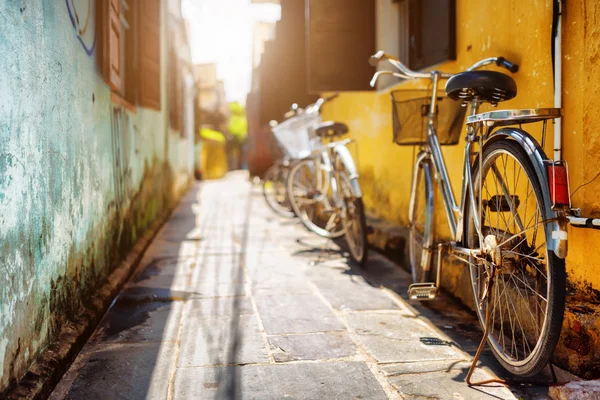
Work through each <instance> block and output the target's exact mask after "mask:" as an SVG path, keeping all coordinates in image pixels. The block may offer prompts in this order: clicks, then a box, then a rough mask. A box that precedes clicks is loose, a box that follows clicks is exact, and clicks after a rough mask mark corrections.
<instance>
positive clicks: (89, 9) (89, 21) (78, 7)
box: [65, 0, 96, 56]
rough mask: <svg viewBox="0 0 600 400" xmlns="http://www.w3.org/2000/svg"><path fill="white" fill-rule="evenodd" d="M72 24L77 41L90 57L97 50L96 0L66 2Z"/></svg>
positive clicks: (67, 0)
mask: <svg viewBox="0 0 600 400" xmlns="http://www.w3.org/2000/svg"><path fill="white" fill-rule="evenodd" d="M65 2H66V4H67V11H68V12H69V18H70V19H71V24H72V25H73V28H75V32H76V33H77V40H79V43H81V46H82V47H83V49H84V50H85V52H86V53H87V55H88V56H91V55H92V54H93V53H94V50H95V49H96V23H95V18H94V4H95V1H94V0H65Z"/></svg>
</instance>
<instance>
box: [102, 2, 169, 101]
mask: <svg viewBox="0 0 600 400" xmlns="http://www.w3.org/2000/svg"><path fill="white" fill-rule="evenodd" d="M96 4H97V10H96V12H97V14H96V15H97V17H98V18H99V20H100V21H101V23H99V24H97V26H98V29H99V32H98V35H99V38H100V45H99V46H98V63H99V65H100V69H101V71H102V75H103V77H104V80H105V82H106V83H107V84H108V86H109V87H110V88H111V90H112V91H113V93H115V94H117V95H118V96H119V97H120V98H122V99H124V100H125V101H126V102H127V103H130V104H132V105H140V106H143V107H148V108H153V109H156V110H160V92H161V91H160V0H143V1H141V0H98V1H97V3H96Z"/></svg>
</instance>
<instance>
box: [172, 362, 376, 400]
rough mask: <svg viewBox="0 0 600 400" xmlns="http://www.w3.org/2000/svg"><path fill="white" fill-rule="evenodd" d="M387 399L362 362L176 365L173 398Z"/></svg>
mask: <svg viewBox="0 0 600 400" xmlns="http://www.w3.org/2000/svg"><path fill="white" fill-rule="evenodd" d="M232 393H235V394H236V395H237V396H236V398H244V399H257V400H270V399H273V400H275V399H277V400H279V399H284V398H286V399H334V400H337V399H339V400H347V399H373V400H379V399H387V396H386V394H385V392H384V391H383V389H382V388H381V386H380V385H379V383H378V382H377V380H376V379H375V377H374V376H373V374H372V373H371V371H370V370H369V368H368V367H367V366H366V364H365V363H362V362H328V363H319V364H316V363H311V364H280V365H252V366H250V365H249V366H242V367H235V368H232V369H217V368H179V369H178V370H177V377H176V379H175V398H194V399H214V398H233V396H232Z"/></svg>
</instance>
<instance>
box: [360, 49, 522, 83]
mask: <svg viewBox="0 0 600 400" xmlns="http://www.w3.org/2000/svg"><path fill="white" fill-rule="evenodd" d="M384 60H387V61H388V62H389V63H390V64H392V65H393V66H394V67H396V69H397V70H398V71H399V72H394V71H377V72H375V75H373V79H371V83H370V85H371V87H375V83H377V79H378V78H379V77H380V76H381V75H392V76H395V77H397V78H402V79H430V78H431V77H432V76H433V74H437V75H438V76H439V77H440V78H441V79H448V78H451V77H452V76H453V75H454V74H447V73H442V72H439V71H431V72H417V71H412V70H410V69H408V68H407V67H406V66H405V65H404V64H402V62H401V61H400V60H398V59H397V58H395V57H393V56H391V55H389V54H387V53H386V52H384V51H382V50H379V51H378V52H377V53H375V54H373V55H372V56H371V57H370V58H369V64H371V65H372V66H377V65H378V64H379V63H380V62H381V61H384ZM494 63H495V64H496V65H498V66H499V67H503V68H506V69H507V70H509V71H510V72H512V73H515V72H517V71H518V70H519V65H517V64H514V63H512V62H510V61H508V60H507V59H506V58H504V57H489V58H484V59H483V60H480V61H478V62H476V63H475V64H473V65H471V66H470V67H469V68H467V71H474V70H476V69H479V68H482V67H485V66H486V65H490V64H494Z"/></svg>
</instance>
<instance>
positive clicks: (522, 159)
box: [465, 139, 566, 377]
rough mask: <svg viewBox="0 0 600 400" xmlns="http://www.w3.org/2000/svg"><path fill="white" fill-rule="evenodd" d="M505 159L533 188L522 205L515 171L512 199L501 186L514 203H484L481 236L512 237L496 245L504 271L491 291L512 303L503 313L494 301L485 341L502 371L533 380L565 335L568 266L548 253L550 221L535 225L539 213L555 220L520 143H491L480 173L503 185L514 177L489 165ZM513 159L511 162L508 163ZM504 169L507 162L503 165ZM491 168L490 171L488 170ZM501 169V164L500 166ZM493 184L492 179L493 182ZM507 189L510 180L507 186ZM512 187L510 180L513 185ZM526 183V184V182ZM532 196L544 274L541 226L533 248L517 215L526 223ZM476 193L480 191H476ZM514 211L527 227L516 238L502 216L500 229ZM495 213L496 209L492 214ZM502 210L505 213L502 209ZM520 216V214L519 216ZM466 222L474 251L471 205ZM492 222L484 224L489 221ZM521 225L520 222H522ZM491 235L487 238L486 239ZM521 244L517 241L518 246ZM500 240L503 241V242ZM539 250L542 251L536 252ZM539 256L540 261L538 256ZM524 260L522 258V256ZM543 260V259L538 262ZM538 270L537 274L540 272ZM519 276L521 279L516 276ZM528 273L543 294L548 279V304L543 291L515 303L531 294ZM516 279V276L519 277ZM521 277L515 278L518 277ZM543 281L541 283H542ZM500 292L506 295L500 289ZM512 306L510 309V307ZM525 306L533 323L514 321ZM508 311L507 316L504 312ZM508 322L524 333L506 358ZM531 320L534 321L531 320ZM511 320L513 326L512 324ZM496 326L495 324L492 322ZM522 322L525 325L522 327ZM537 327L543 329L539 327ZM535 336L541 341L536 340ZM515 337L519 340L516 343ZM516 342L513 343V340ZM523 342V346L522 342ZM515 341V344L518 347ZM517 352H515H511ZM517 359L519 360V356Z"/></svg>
mask: <svg viewBox="0 0 600 400" xmlns="http://www.w3.org/2000/svg"><path fill="white" fill-rule="evenodd" d="M504 155H506V156H507V158H508V157H512V158H513V164H514V168H515V169H516V168H517V164H519V166H520V167H521V168H522V170H523V171H525V175H526V177H527V181H528V182H529V184H530V185H531V191H530V190H529V189H528V187H526V189H525V192H526V194H527V196H526V197H525V203H524V205H523V203H522V200H521V199H520V198H519V194H520V193H522V192H523V190H521V189H520V188H521V186H519V181H520V177H521V174H520V172H519V173H515V171H513V172H512V178H513V181H515V183H514V188H515V191H514V193H515V194H514V195H511V194H510V192H508V195H507V193H506V192H504V188H502V183H500V184H499V186H497V187H499V188H502V189H501V190H502V191H503V196H504V199H505V201H506V203H510V204H506V205H505V204H501V203H502V197H499V196H496V197H494V196H491V197H490V198H489V199H486V201H487V202H488V203H487V205H486V209H489V211H488V212H487V214H484V215H483V218H482V221H483V223H482V233H483V235H484V236H485V237H486V239H487V238H488V237H490V236H500V237H501V238H504V237H506V236H508V235H510V236H508V239H505V240H503V242H506V241H507V240H508V243H506V244H503V245H502V246H505V247H501V246H498V247H496V248H500V249H501V252H500V255H501V260H500V263H501V267H500V269H499V270H498V271H499V272H498V273H497V274H496V275H497V276H498V277H497V278H495V281H494V286H493V287H492V291H491V292H492V293H491V296H492V298H491V300H490V301H494V299H495V298H500V300H502V296H504V297H505V299H506V300H510V304H508V301H507V302H506V303H507V304H506V307H505V308H504V309H503V308H502V302H501V301H497V302H496V303H494V305H493V307H491V308H490V320H491V322H490V332H489V333H488V337H487V341H488V344H489V345H490V347H491V349H492V352H493V354H494V356H495V357H496V359H497V360H498V362H499V363H500V364H501V365H502V367H504V368H505V369H506V370H507V371H509V372H510V373H511V374H513V375H516V376H521V377H528V376H532V375H535V374H537V373H539V372H540V371H541V370H542V369H543V368H544V367H545V366H546V365H547V364H548V362H549V361H550V358H551V357H552V354H553V352H554V349H555V347H556V344H557V343H558V340H559V337H560V332H561V328H562V322H563V316H564V304H565V281H566V277H565V262H564V260H562V259H560V258H558V257H557V256H556V255H555V254H554V252H553V251H549V250H548V247H547V244H546V238H547V235H546V230H547V229H548V226H547V224H546V223H543V222H536V221H537V220H538V213H539V219H540V221H545V220H548V219H549V218H552V217H553V216H552V215H547V211H546V207H545V206H546V205H547V204H548V202H549V201H550V199H547V198H545V197H544V195H543V192H542V187H541V185H542V183H541V182H540V181H539V179H538V177H537V175H536V173H535V170H534V167H533V165H532V163H531V161H530V159H529V157H528V156H527V154H526V152H525V150H524V149H523V148H522V147H521V145H519V144H518V143H517V142H515V141H513V140H509V139H502V140H499V141H497V142H494V143H492V144H490V145H489V146H487V147H485V148H484V151H483V155H482V156H483V159H482V165H483V169H482V173H483V174H487V172H490V171H492V175H491V176H492V178H494V179H495V180H496V182H500V181H504V178H506V180H510V177H511V174H509V173H507V172H506V170H505V171H504V177H502V176H499V177H498V175H499V174H498V173H496V172H495V171H494V170H493V166H492V165H491V163H492V162H493V163H494V165H496V160H497V159H498V158H500V157H501V156H504ZM509 161H510V160H507V163H508V162H509ZM505 165H506V164H505ZM486 168H487V170H486ZM496 168H497V165H496ZM473 177H474V180H473V188H474V190H476V191H478V187H479V186H478V185H479V180H480V179H482V178H481V174H480V171H479V165H477V166H476V168H475V171H474V173H473ZM486 178H487V176H486V175H484V178H483V182H484V183H483V184H482V187H483V185H485V189H486V191H484V190H483V189H482V190H481V191H482V192H484V193H486V195H489V194H491V192H489V189H488V187H487V181H486V180H485V179H486ZM490 182H491V181H490ZM504 183H505V185H504V186H506V182H504ZM509 183H510V182H509ZM522 184H523V183H522ZM530 192H532V193H533V195H534V196H533V197H532V199H533V198H535V201H536V204H537V208H536V211H535V214H534V215H533V216H531V218H533V219H535V220H534V225H533V226H534V227H535V226H538V227H539V226H541V227H543V230H542V235H541V237H542V238H543V239H542V240H543V245H544V246H545V257H546V260H545V262H544V263H545V264H546V267H545V271H546V274H545V275H544V273H543V271H542V269H540V265H541V264H542V258H541V257H542V254H543V253H544V252H543V251H542V250H543V249H542V248H541V246H542V245H541V244H540V245H539V246H537V245H536V239H537V230H538V228H535V230H534V232H535V233H533V234H532V236H533V237H532V239H531V240H532V244H531V245H530V244H529V243H528V241H529V239H528V236H527V235H528V233H527V232H528V231H527V229H530V228H526V227H525V226H524V225H523V222H522V221H523V220H521V216H520V215H519V213H521V214H523V212H522V206H524V207H525V213H524V214H525V215H524V217H525V218H524V219H525V220H527V218H526V217H527V210H528V205H529V203H528V202H529V200H530V199H529V193H530ZM476 195H477V192H476ZM483 197H484V196H482V201H483ZM494 200H495V201H496V205H493V201H494ZM507 207H508V209H509V210H510V212H512V213H513V216H512V220H514V221H512V220H510V221H511V223H512V224H513V225H514V226H516V225H523V226H522V227H519V229H523V230H522V231H521V232H519V233H516V234H512V232H510V230H509V229H510V225H511V224H510V223H508V221H509V220H506V218H504V222H506V230H501V229H500V217H501V214H502V213H506V212H507V211H506V209H507ZM494 209H495V211H494ZM498 210H501V211H498ZM513 210H516V212H514V211H513ZM494 215H496V220H497V221H498V223H497V226H496V230H495V231H494V228H493V226H490V225H491V224H493V218H494ZM517 216H519V217H518V218H517ZM466 217H467V218H465V223H466V227H465V228H466V230H465V233H466V236H465V238H466V240H467V246H468V247H470V248H474V247H475V244H476V241H478V235H477V233H476V230H475V227H474V224H473V222H472V218H473V216H472V210H471V207H467V215H466ZM488 220H489V222H486V221H488ZM519 221H521V222H520V223H519ZM486 223H488V224H489V225H486ZM486 233H487V235H486ZM513 235H516V237H515V238H513V239H511V237H513ZM517 241H518V242H517ZM503 242H501V243H503ZM515 243H517V244H516V245H515V246H513V247H512V248H511V249H508V248H509V247H510V246H511V245H513V244H515ZM476 247H479V244H478V243H477V246H476ZM531 248H533V249H534V250H535V251H534V252H532V253H530V254H525V253H521V251H527V249H531ZM538 249H539V251H538ZM513 253H514V254H515V255H516V257H515V256H511V254H513ZM519 254H521V256H519ZM538 255H539V257H537V256H538ZM511 257H515V258H514V259H513V260H512V261H511ZM518 257H520V258H518ZM538 260H539V261H538ZM473 261H474V259H473V258H471V259H470V262H471V265H470V267H469V270H470V277H471V286H472V288H473V296H474V300H475V305H476V307H475V308H476V312H477V316H478V318H479V321H480V323H481V325H482V327H483V328H484V329H485V326H486V320H485V316H486V313H485V307H481V306H480V305H479V303H480V294H479V293H480V290H481V289H482V287H481V286H480V283H481V280H482V279H485V278H482V273H481V271H482V267H481V266H479V265H478V266H474V264H473ZM538 271H539V272H538ZM518 274H521V275H518ZM529 275H533V276H535V280H536V283H535V285H533V286H535V287H536V288H538V287H539V288H540V289H542V290H540V292H541V293H544V291H543V288H544V286H542V285H543V284H544V278H546V283H545V288H546V289H545V293H546V294H545V295H546V298H545V301H542V300H540V298H541V299H544V296H543V295H542V294H540V293H535V296H528V297H527V299H523V298H521V299H518V298H517V299H513V297H514V296H516V295H519V296H521V297H523V296H522V292H521V290H522V289H523V290H524V291H526V290H527V289H530V290H533V287H532V285H531V284H530V283H531V277H530V276H529ZM517 276H518V277H517ZM507 277H508V278H510V280H512V283H513V284H514V287H515V288H516V290H515V289H513V288H509V285H510V284H511V283H510V280H509V279H508V278H507ZM515 277H517V278H515ZM540 283H541V284H540ZM500 286H502V289H500ZM501 290H502V291H501ZM525 294H526V295H527V293H526V292H525ZM532 302H533V304H537V303H540V304H542V305H545V306H544V307H543V306H540V307H538V306H537V305H536V306H535V314H538V308H539V310H541V311H542V312H544V311H545V316H544V320H543V322H542V323H541V324H539V315H538V318H537V321H536V318H535V315H534V313H532V312H531V311H532V310H531V307H530V305H531V303H532ZM509 306H510V307H509ZM524 306H526V308H527V310H528V311H529V312H530V314H531V315H530V316H529V319H527V320H521V319H520V318H518V316H517V315H515V319H514V320H513V319H512V318H511V316H510V313H511V309H512V310H514V311H515V314H516V313H517V309H521V310H523V311H525V308H523V307H524ZM497 310H499V312H498V314H499V315H500V317H499V318H498V322H496V317H495V316H496V312H497ZM503 313H505V314H506V316H505V315H504V314H503ZM507 317H508V319H509V323H510V326H511V327H512V326H513V325H512V324H513V323H514V326H515V327H520V329H521V333H520V335H516V336H515V332H514V330H513V333H512V339H511V338H508V341H509V342H510V347H511V348H510V353H511V354H507V350H506V346H507V338H506V337H505V334H504V333H503V331H504V330H505V328H504V326H503V325H504V324H505V323H507V322H505V320H506V319H507ZM532 317H533V318H532ZM511 321H512V322H511ZM492 322H493V323H492ZM498 324H500V327H499V328H498V326H497V325H498ZM523 324H524V325H523ZM539 325H541V328H539ZM536 326H537V327H538V328H539V335H538V334H537V333H536V331H537V329H536ZM506 329H508V328H506ZM531 329H533V334H532V332H531ZM530 337H531V338H532V339H534V340H535V344H534V345H533V348H532V349H531V346H527V344H528V343H529V341H530ZM536 337H537V338H536ZM515 338H516V340H515ZM511 340H512V341H511ZM519 341H520V342H521V343H519ZM515 342H516V343H515ZM521 344H522V345H523V347H524V348H525V347H529V349H530V350H531V351H530V353H529V354H527V356H526V357H523V359H519V349H518V346H520V345H521ZM513 348H514V350H513ZM525 353H526V351H525V350H523V355H525ZM515 356H516V357H515Z"/></svg>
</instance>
